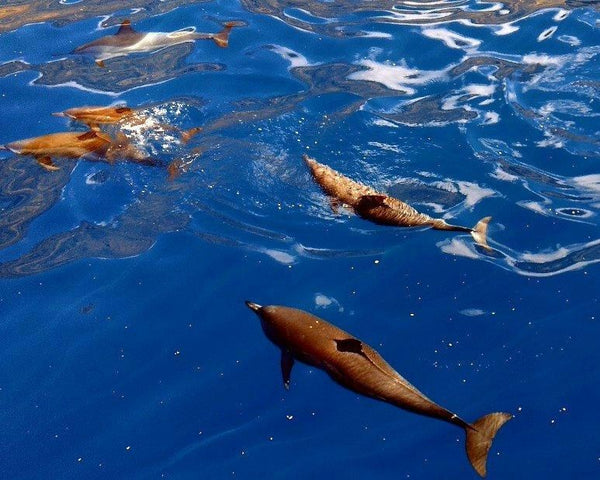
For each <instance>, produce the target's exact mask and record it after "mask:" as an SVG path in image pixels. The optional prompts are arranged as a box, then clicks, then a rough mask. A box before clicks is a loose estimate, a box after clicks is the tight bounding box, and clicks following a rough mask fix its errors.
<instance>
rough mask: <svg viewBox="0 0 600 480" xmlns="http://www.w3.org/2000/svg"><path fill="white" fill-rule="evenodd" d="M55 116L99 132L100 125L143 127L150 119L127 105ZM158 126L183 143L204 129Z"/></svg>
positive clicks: (58, 113) (80, 110)
mask: <svg viewBox="0 0 600 480" xmlns="http://www.w3.org/2000/svg"><path fill="white" fill-rule="evenodd" d="M53 115H55V116H57V117H66V118H69V119H71V120H74V121H77V122H81V123H83V124H85V125H87V126H88V127H89V128H91V129H92V130H97V129H99V128H100V125H115V124H128V125H143V124H144V123H145V121H146V120H147V118H148V117H146V116H145V115H143V113H140V111H139V109H135V108H131V107H127V106H125V105H114V106H108V107H102V106H84V107H74V108H69V109H67V110H65V111H63V112H56V113H54V114H53ZM158 126H159V127H160V128H162V129H163V130H175V131H177V132H179V134H180V135H181V140H182V142H183V143H187V142H188V141H189V140H190V139H191V138H192V137H193V136H195V135H197V134H198V133H200V132H201V131H202V127H194V128H190V129H188V130H180V129H179V128H177V127H174V126H173V125H168V124H164V123H159V124H158Z"/></svg>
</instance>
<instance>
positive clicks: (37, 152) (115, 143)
mask: <svg viewBox="0 0 600 480" xmlns="http://www.w3.org/2000/svg"><path fill="white" fill-rule="evenodd" d="M2 148H3V149H5V150H10V151H11V152H13V153H16V154H18V155H31V156H32V157H34V158H35V159H36V161H37V162H38V164H39V165H40V166H42V167H43V168H45V169H46V170H48V171H55V170H58V169H59V168H60V167H58V166H57V165H56V164H55V163H54V162H53V160H52V159H53V158H71V159H79V158H84V159H88V160H106V161H107V162H109V163H113V162H114V161H116V160H118V159H122V160H126V161H130V162H135V163H141V164H144V165H156V164H157V163H156V161H155V160H153V159H151V158H148V156H147V155H145V154H144V153H143V152H142V151H140V150H138V149H137V148H135V147H134V146H132V145H131V144H130V143H129V141H128V140H127V137H125V135H123V134H119V135H118V136H117V139H116V140H114V139H113V138H112V137H111V136H110V135H107V134H106V133H104V132H100V131H98V130H88V131H87V132H60V133H51V134H49V135H42V136H40V137H34V138H26V139H23V140H17V141H15V142H11V143H8V144H6V145H4V146H3V147H2Z"/></svg>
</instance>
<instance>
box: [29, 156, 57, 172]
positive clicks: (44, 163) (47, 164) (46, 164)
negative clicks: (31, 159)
mask: <svg viewBox="0 0 600 480" xmlns="http://www.w3.org/2000/svg"><path fill="white" fill-rule="evenodd" d="M35 160H36V162H37V163H38V164H39V165H40V166H41V167H43V168H44V169H45V170H48V171H49V172H55V171H56V170H60V167H57V166H56V165H55V164H54V162H53V161H52V159H51V158H50V157H49V156H48V155H44V156H43V157H35Z"/></svg>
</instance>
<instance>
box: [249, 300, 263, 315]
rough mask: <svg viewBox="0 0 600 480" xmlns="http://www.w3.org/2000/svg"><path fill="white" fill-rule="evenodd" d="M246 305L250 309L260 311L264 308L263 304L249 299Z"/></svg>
mask: <svg viewBox="0 0 600 480" xmlns="http://www.w3.org/2000/svg"><path fill="white" fill-rule="evenodd" d="M246 306H247V307H248V308H249V309H250V310H254V311H255V312H258V311H259V310H260V309H261V308H262V305H259V304H258V303H252V302H249V301H248V300H246Z"/></svg>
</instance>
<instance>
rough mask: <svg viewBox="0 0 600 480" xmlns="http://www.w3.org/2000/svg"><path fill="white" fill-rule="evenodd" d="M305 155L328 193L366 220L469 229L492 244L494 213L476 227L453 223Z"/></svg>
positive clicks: (482, 241) (479, 239) (480, 240)
mask: <svg viewBox="0 0 600 480" xmlns="http://www.w3.org/2000/svg"><path fill="white" fill-rule="evenodd" d="M302 158H303V159H304V161H305V162H306V164H307V165H308V168H309V169H310V172H311V174H312V176H313V178H314V180H315V181H316V182H317V183H318V184H319V186H320V187H321V189H322V190H323V191H324V192H325V193H326V194H327V195H329V196H331V197H332V199H333V200H334V201H337V202H341V203H343V204H346V205H348V206H349V207H351V208H352V209H353V210H354V212H355V213H356V214H357V215H359V216H360V217H362V218H364V219H366V220H370V221H372V222H374V223H377V224H379V225H391V226H396V227H431V228H433V229H435V230H452V231H456V232H467V233H470V234H471V236H472V237H473V238H474V239H475V242H477V243H478V244H479V245H481V246H483V247H485V248H489V246H488V244H487V228H488V223H489V221H490V220H491V219H492V217H485V218H482V219H481V220H479V222H477V225H475V226H474V227H473V228H468V227H461V226H459V225H450V224H448V223H446V221H445V220H443V219H441V218H433V217H430V216H429V215H426V214H424V213H419V212H418V211H417V210H415V209H414V208H413V207H411V206H410V205H408V204H407V203H404V202H403V201H402V200H399V199H397V198H394V197H390V196H389V195H386V194H385V193H381V192H378V191H376V190H375V189H373V188H371V187H368V186H366V185H363V184H361V183H358V182H355V181H354V180H351V179H350V178H348V177H346V176H344V175H342V174H341V173H339V172H337V171H335V170H334V169H333V168H331V167H328V166H327V165H323V164H322V163H319V162H317V161H316V160H315V159H314V158H310V157H309V156H308V155H304V156H303V157H302Z"/></svg>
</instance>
